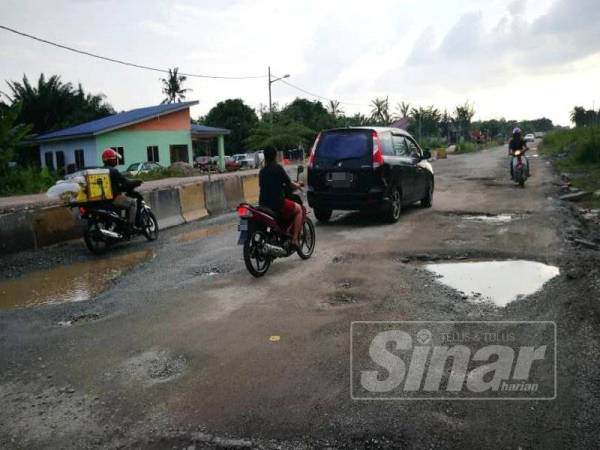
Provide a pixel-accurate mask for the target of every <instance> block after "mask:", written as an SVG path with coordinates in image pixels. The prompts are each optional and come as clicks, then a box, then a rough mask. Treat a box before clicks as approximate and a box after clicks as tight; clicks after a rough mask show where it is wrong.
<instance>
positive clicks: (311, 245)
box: [298, 217, 316, 259]
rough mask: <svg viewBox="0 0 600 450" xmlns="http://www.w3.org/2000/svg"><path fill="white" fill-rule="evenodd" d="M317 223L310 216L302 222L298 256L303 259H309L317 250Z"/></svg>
mask: <svg viewBox="0 0 600 450" xmlns="http://www.w3.org/2000/svg"><path fill="white" fill-rule="evenodd" d="M315 241H316V235H315V225H314V224H313V223H312V220H310V219H309V218H308V217H307V218H306V219H304V223H303V224H302V230H301V231H300V248H299V249H298V256H300V258H302V259H308V258H310V257H311V256H312V254H313V252H314V251H315V243H316V242H315Z"/></svg>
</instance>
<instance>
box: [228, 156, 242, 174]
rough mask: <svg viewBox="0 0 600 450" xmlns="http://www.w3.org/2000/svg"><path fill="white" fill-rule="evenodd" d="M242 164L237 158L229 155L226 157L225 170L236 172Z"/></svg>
mask: <svg viewBox="0 0 600 450" xmlns="http://www.w3.org/2000/svg"><path fill="white" fill-rule="evenodd" d="M240 167H241V164H240V163H239V162H238V161H236V160H235V159H233V158H231V157H229V156H227V157H225V170H226V171H227V172H235V171H236V170H240Z"/></svg>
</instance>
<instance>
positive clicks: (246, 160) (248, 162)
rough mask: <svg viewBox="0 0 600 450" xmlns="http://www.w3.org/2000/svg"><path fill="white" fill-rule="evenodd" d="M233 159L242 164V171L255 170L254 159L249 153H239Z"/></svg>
mask: <svg viewBox="0 0 600 450" xmlns="http://www.w3.org/2000/svg"><path fill="white" fill-rule="evenodd" d="M232 158H233V159H234V160H236V161H237V162H238V163H240V168H242V169H253V168H254V157H253V156H252V155H249V154H247V153H238V154H237V155H233V156H232Z"/></svg>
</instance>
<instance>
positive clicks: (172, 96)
mask: <svg viewBox="0 0 600 450" xmlns="http://www.w3.org/2000/svg"><path fill="white" fill-rule="evenodd" d="M186 80H187V77H186V76H185V75H179V68H178V67H175V68H174V69H169V76H168V77H167V78H161V79H160V81H161V82H162V84H163V89H162V91H163V94H165V95H166V97H165V99H164V100H163V101H162V103H163V104H164V103H179V102H181V101H182V100H185V94H186V92H189V91H191V89H184V88H183V83H184V82H185V81H186Z"/></svg>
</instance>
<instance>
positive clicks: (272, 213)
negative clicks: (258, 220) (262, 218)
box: [253, 205, 279, 219]
mask: <svg viewBox="0 0 600 450" xmlns="http://www.w3.org/2000/svg"><path fill="white" fill-rule="evenodd" d="M253 207H254V208H255V209H257V210H258V211H260V212H263V213H265V214H268V215H269V216H271V217H273V218H274V219H277V218H278V217H279V214H277V213H276V212H275V211H273V210H272V209H271V208H267V207H266V206H260V205H254V206H253Z"/></svg>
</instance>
